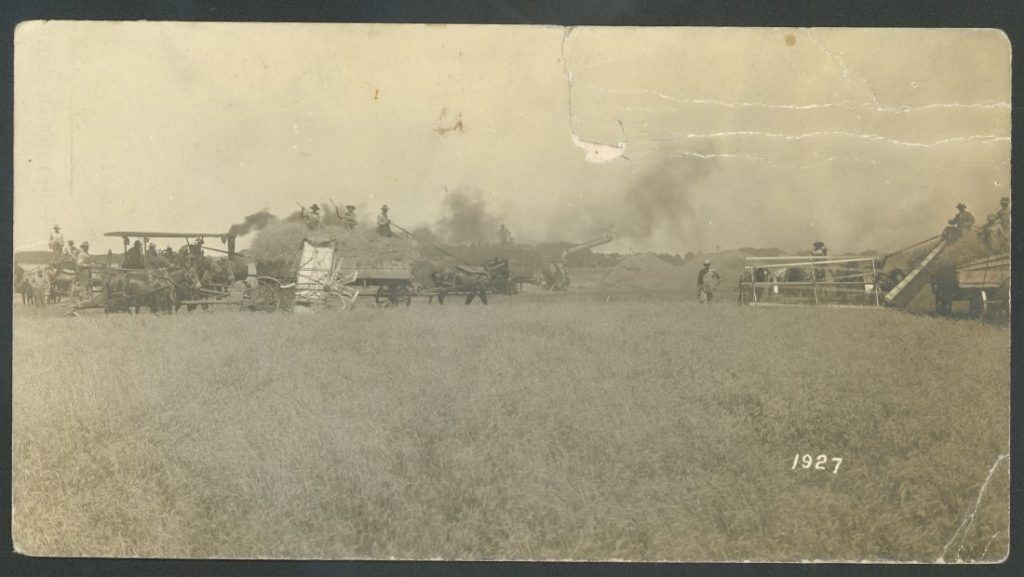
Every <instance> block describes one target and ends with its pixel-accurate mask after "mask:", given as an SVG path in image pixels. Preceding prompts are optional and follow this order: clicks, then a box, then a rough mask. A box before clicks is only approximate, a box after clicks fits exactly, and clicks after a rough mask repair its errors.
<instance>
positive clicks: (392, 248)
mask: <svg viewBox="0 0 1024 577" xmlns="http://www.w3.org/2000/svg"><path fill="white" fill-rule="evenodd" d="M304 239H308V240H309V241H310V242H312V243H322V242H326V241H332V240H333V241H334V243H335V249H336V253H335V254H336V255H337V257H338V258H343V259H345V264H346V265H349V266H359V267H370V266H372V265H373V264H375V263H385V262H387V263H396V262H410V261H412V260H415V259H417V258H418V256H419V255H418V251H417V250H416V246H415V244H414V242H413V241H412V240H410V239H408V238H403V237H391V238H386V237H381V236H380V235H378V234H377V231H376V229H368V228H357V229H355V230H348V229H347V228H344V227H340V226H339V227H334V226H322V227H320V228H318V229H310V228H309V227H308V226H306V225H305V224H304V223H301V222H289V221H278V222H275V223H272V224H270V225H269V226H267V227H266V228H264V229H262V230H260V231H259V232H257V233H256V237H255V238H254V239H253V242H252V246H251V247H250V248H249V250H248V253H247V254H248V255H249V257H250V258H251V259H252V260H253V261H255V262H256V263H257V265H258V266H259V267H260V274H266V275H270V276H277V277H282V278H287V277H289V276H293V275H294V274H295V270H296V268H297V267H298V266H299V265H300V264H301V263H299V257H300V254H301V248H302V241H303V240H304Z"/></svg>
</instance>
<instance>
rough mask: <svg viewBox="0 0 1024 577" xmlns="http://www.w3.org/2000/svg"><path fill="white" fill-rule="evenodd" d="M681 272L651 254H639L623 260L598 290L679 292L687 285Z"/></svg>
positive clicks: (598, 285)
mask: <svg viewBox="0 0 1024 577" xmlns="http://www.w3.org/2000/svg"><path fill="white" fill-rule="evenodd" d="M681 272H682V271H681V270H680V267H678V266H673V265H670V264H668V263H667V262H665V261H663V260H661V259H660V258H658V257H656V256H654V255H653V254H651V253H644V254H638V255H634V256H631V257H628V258H626V259H623V260H622V262H620V263H619V264H618V265H616V266H615V268H613V269H612V270H611V271H610V272H609V273H608V274H607V275H606V276H605V277H604V278H603V279H601V282H599V283H597V287H596V288H597V290H598V291H600V292H655V291H672V290H676V291H677V290H682V289H683V287H684V286H685V284H686V283H685V280H686V279H685V277H684V276H683V275H682V274H681Z"/></svg>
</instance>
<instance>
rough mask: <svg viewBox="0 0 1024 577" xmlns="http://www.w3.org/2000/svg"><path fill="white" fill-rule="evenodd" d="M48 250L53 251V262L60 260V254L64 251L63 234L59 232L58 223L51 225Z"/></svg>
mask: <svg viewBox="0 0 1024 577" xmlns="http://www.w3.org/2000/svg"><path fill="white" fill-rule="evenodd" d="M50 250H52V251H53V257H52V259H53V262H55V263H56V262H60V254H61V253H62V252H64V235H63V234H61V233H60V225H59V224H55V225H53V232H51V233H50Z"/></svg>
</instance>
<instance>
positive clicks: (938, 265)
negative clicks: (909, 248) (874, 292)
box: [904, 233, 991, 274]
mask: <svg viewBox="0 0 1024 577" xmlns="http://www.w3.org/2000/svg"><path fill="white" fill-rule="evenodd" d="M933 248H935V245H934V244H929V245H926V246H924V247H922V248H919V249H917V250H916V251H914V252H913V253H911V255H910V257H909V258H908V259H907V262H908V267H909V269H912V268H913V267H914V266H916V265H917V263H919V262H921V260H922V259H923V258H924V257H926V256H928V253H929V252H931V250H932V249H933ZM990 254H991V253H990V251H989V249H988V247H986V246H985V243H983V242H981V241H980V240H979V239H978V237H977V236H976V235H975V234H973V233H969V234H967V235H966V236H964V237H963V238H961V239H960V240H958V241H956V242H954V243H950V244H949V245H947V246H946V250H944V251H942V254H940V255H939V256H938V257H936V259H935V261H933V263H932V265H931V267H930V270H932V271H933V274H940V273H946V274H950V273H952V272H953V271H955V270H956V268H957V267H960V266H964V265H965V264H967V263H969V262H971V261H973V260H977V259H979V258H984V257H986V256H989V255H990ZM909 269H908V270H907V271H904V272H909Z"/></svg>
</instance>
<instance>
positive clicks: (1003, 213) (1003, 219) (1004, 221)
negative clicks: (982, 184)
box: [996, 196, 1010, 234]
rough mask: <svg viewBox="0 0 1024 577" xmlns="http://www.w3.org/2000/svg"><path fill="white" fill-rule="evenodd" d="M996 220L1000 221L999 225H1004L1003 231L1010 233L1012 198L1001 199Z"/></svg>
mask: <svg viewBox="0 0 1024 577" xmlns="http://www.w3.org/2000/svg"><path fill="white" fill-rule="evenodd" d="M996 219H998V220H999V224H1001V225H1003V230H1005V231H1006V233H1007V234H1009V232H1010V197H1008V196H1004V197H1003V198H1000V199H999V212H997V213H996Z"/></svg>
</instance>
